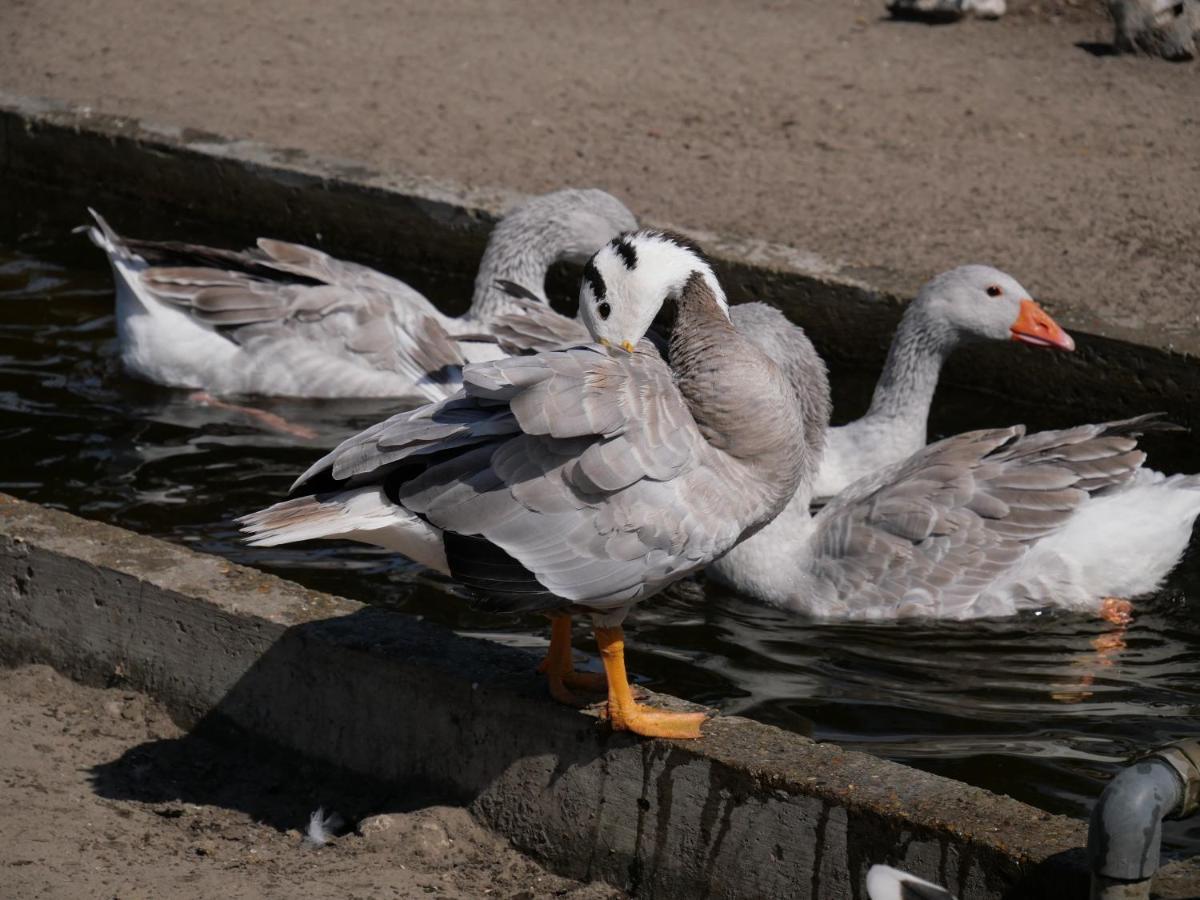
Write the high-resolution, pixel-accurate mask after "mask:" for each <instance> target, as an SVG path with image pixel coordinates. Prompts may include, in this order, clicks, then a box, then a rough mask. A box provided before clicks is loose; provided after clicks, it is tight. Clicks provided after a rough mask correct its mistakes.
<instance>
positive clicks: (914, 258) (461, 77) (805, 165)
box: [0, 0, 1200, 333]
mask: <svg viewBox="0 0 1200 900" xmlns="http://www.w3.org/2000/svg"><path fill="white" fill-rule="evenodd" d="M1010 7H1011V8H1012V9H1013V12H1012V13H1011V14H1010V15H1009V16H1008V17H1006V18H1005V19H1002V20H1001V21H999V22H995V23H987V22H978V21H966V22H963V23H960V24H956V25H949V26H938V27H931V26H927V25H923V24H914V23H898V22H893V21H890V20H888V19H887V18H886V17H885V16H884V14H883V3H882V0H807V2H791V3H782V2H776V3H765V2H758V3H748V2H744V0H726V2H716V0H714V2H705V3H684V2H677V3H667V2H652V3H633V2H627V3H592V4H585V3H569V4H564V3H561V2H557V0H530V2H523V3H520V4H517V3H493V2H487V0H452V2H446V3H436V4H434V3H419V2H413V0H356V2H354V3H337V4H335V3H320V2H317V0H259V2H255V3H248V2H244V0H206V2H204V3H194V2H181V0H74V2H72V3H71V4H70V14H69V15H67V14H65V12H64V11H65V8H64V6H63V5H62V4H61V3H59V2H53V0H4V3H3V4H0V34H3V46H4V48H5V52H4V53H3V54H0V87H3V88H4V89H7V90H10V91H15V92H20V93H24V94H30V95H43V96H49V97H53V98H57V99H61V100H67V101H75V102H79V103H83V104H88V105H91V106H92V107H94V108H96V109H98V110H101V111H105V112H110V113H116V114H129V115H136V116H141V117H148V118H151V119H153V120H155V121H159V122H169V123H172V124H177V125H189V126H194V127H198V128H204V129H207V130H211V131H215V132H219V133H224V134H227V135H230V136H237V137H249V138H254V139H258V140H261V141H267V142H271V143H275V144H279V145H285V146H294V147H302V148H304V149H307V150H309V151H312V152H315V153H318V154H321V155H325V156H333V157H339V158H344V159H349V160H357V161H362V162H366V163H368V164H370V165H372V166H375V167H378V168H383V169H386V170H391V171H404V172H409V173H415V174H424V175H433V176H438V177H445V178H451V179H454V180H456V181H459V182H462V183H466V184H470V185H475V186H502V187H510V188H516V189H520V190H525V191H540V190H544V189H549V188H553V187H558V186H562V185H567V184H592V185H598V186H601V187H605V188H608V189H610V190H612V191H614V192H615V193H617V194H618V195H620V196H621V197H623V198H624V199H625V200H626V201H627V202H628V203H629V204H630V205H631V206H632V208H633V209H634V210H635V211H637V212H638V213H639V214H641V215H643V216H645V217H647V218H648V219H650V220H653V221H659V222H671V223H676V224H680V225H686V226H691V227H695V228H701V229H706V230H711V231H717V232H723V233H729V234H734V235H743V236H753V237H759V238H763V239H767V240H772V241H778V242H782V243H786V244H792V245H794V246H797V247H800V248H803V249H807V250H812V251H816V252H818V253H819V254H821V255H823V256H825V257H827V258H831V259H835V260H840V261H842V262H844V263H845V264H847V265H848V266H850V267H851V268H852V269H861V270H863V271H864V273H868V274H870V275H871V276H872V277H874V278H876V279H879V280H882V281H883V282H885V283H886V284H888V285H890V286H894V287H899V288H902V289H908V288H911V287H913V286H915V285H916V284H917V283H919V281H921V280H923V279H924V278H925V277H927V276H928V275H930V274H932V273H933V272H935V271H938V270H940V269H943V268H946V267H949V266H951V265H954V264H958V263H962V262H972V261H980V262H992V263H994V264H996V265H999V266H1001V267H1002V268H1006V269H1008V270H1009V271H1011V272H1012V273H1014V274H1015V275H1017V276H1018V278H1019V279H1020V280H1021V281H1022V282H1023V283H1024V284H1025V285H1026V287H1028V288H1029V289H1030V290H1031V291H1032V292H1033V293H1034V295H1035V296H1039V297H1041V298H1043V299H1047V298H1048V299H1050V300H1051V301H1052V305H1056V306H1057V308H1060V309H1061V307H1062V306H1063V305H1070V306H1073V307H1076V308H1077V309H1078V308H1085V309H1086V310H1090V311H1092V312H1094V313H1095V314H1096V315H1097V316H1099V317H1100V318H1102V319H1103V320H1104V321H1107V322H1109V323H1111V324H1114V325H1119V326H1124V327H1143V326H1149V327H1151V328H1154V329H1158V330H1161V331H1165V332H1167V333H1173V332H1179V331H1186V330H1191V329H1194V328H1195V326H1196V323H1197V321H1200V317H1198V315H1197V313H1198V312H1200V309H1198V308H1197V307H1198V306H1200V304H1197V285H1200V151H1198V149H1197V148H1200V65H1193V64H1183V65H1174V64H1170V63H1164V62H1160V61H1154V60H1148V59H1136V58H1128V57H1116V56H1111V55H1104V53H1105V50H1106V43H1107V41H1108V40H1109V38H1110V27H1109V25H1108V24H1107V22H1106V20H1105V19H1104V18H1103V16H1102V15H1100V14H1099V11H1098V10H1099V3H1098V0H1024V2H1022V0H1013V2H1011V3H1010ZM1086 318H1087V317H1086V316H1084V315H1082V314H1081V315H1080V316H1079V317H1077V318H1075V319H1074V320H1073V321H1075V322H1077V323H1078V322H1081V321H1086Z"/></svg>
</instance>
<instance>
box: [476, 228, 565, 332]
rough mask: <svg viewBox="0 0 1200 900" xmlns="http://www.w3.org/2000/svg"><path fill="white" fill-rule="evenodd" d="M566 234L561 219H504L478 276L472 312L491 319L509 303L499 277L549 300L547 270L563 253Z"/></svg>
mask: <svg viewBox="0 0 1200 900" xmlns="http://www.w3.org/2000/svg"><path fill="white" fill-rule="evenodd" d="M565 241H566V235H565V234H563V233H561V230H560V228H559V227H558V225H557V223H555V222H553V221H549V220H543V221H541V222H538V223H532V222H526V221H524V220H523V219H522V218H521V217H515V218H514V217H513V216H509V217H507V218H505V219H502V220H501V221H500V222H499V224H497V225H496V227H495V229H494V230H493V231H492V235H491V237H490V238H489V239H488V245H487V249H486V250H484V253H483V259H482V260H480V263H479V272H478V274H477V275H476V276H475V293H474V295H473V296H472V299H471V309H470V311H469V312H468V315H469V316H471V317H473V318H475V319H480V320H484V321H486V320H488V319H489V318H490V317H491V316H493V315H495V314H496V313H498V312H500V311H501V310H503V308H504V307H505V306H506V305H507V304H508V294H507V293H506V292H505V291H504V290H503V289H502V288H501V287H499V286H498V284H497V282H499V281H511V282H513V283H514V284H517V285H520V286H521V287H522V288H525V289H526V290H527V291H530V292H532V293H533V294H534V295H536V296H538V297H540V298H541V299H542V300H543V301H545V293H544V292H545V281H546V273H547V271H549V269H550V266H552V265H553V264H554V262H555V261H556V260H557V259H558V258H559V256H561V255H562V253H563V248H564V246H565Z"/></svg>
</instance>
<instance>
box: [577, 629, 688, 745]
mask: <svg viewBox="0 0 1200 900" xmlns="http://www.w3.org/2000/svg"><path fill="white" fill-rule="evenodd" d="M595 631H596V643H597V644H599V645H600V656H601V658H602V659H603V660H604V674H605V676H606V677H607V678H608V720H609V722H611V723H612V727H613V728H614V729H615V730H617V731H632V732H633V733H634V734H640V735H642V736H643V737H661V738H677V739H687V738H698V737H700V723H702V722H703V721H704V720H705V719H706V718H708V716H707V715H705V714H704V713H677V712H668V711H667V710H665V709H653V708H651V707H648V706H640V705H638V704H637V703H635V702H634V700H633V692H632V691H630V689H629V676H628V675H626V673H625V632H624V631H623V630H622V629H621V628H620V627H619V626H618V627H616V628H596V629H595Z"/></svg>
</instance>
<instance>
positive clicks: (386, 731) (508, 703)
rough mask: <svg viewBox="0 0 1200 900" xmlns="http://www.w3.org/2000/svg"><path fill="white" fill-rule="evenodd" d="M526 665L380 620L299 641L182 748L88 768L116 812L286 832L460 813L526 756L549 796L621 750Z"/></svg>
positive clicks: (233, 693) (295, 634) (517, 653)
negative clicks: (162, 811)
mask: <svg viewBox="0 0 1200 900" xmlns="http://www.w3.org/2000/svg"><path fill="white" fill-rule="evenodd" d="M536 662H537V659H536V657H535V656H534V655H533V654H530V653H527V652H525V651H521V650H514V649H511V648H505V647H500V646H498V645H495V644H491V643H489V642H486V641H476V640H469V639H464V638H459V637H456V636H453V635H450V634H449V633H448V632H446V631H445V630H444V629H441V628H439V627H436V626H430V625H427V624H425V623H422V622H419V621H416V620H414V619H413V618H412V617H409V616H404V615H397V614H395V613H390V612H387V611H385V610H378V609H364V610H361V611H359V612H357V613H354V614H352V615H348V616H342V617H337V618H332V619H325V620H320V621H315V622H310V623H306V624H303V625H297V626H294V627H292V628H289V629H288V630H287V631H285V632H284V633H283V634H282V636H281V637H280V638H279V639H278V640H277V641H275V642H274V643H273V644H271V645H270V646H269V648H268V649H267V650H266V652H265V653H263V654H262V655H261V656H260V657H259V658H258V659H257V660H256V661H255V662H254V663H253V664H252V665H251V666H250V668H249V669H248V670H247V671H246V672H245V673H244V674H243V675H242V677H241V678H240V679H238V680H237V682H236V683H235V684H234V686H233V687H232V688H231V689H230V690H229V691H228V692H227V693H226V694H225V696H224V697H222V698H221V700H220V701H219V702H218V703H217V704H216V706H215V707H214V708H213V709H212V710H211V711H210V712H208V713H207V714H205V715H204V716H203V717H202V718H201V719H200V720H199V721H198V722H196V723H195V724H194V725H193V726H192V727H191V728H190V729H189V732H188V733H187V734H186V735H185V736H183V737H181V738H178V739H171V740H157V741H149V742H147V743H144V744H141V745H139V746H137V747H134V748H132V749H130V750H128V751H127V752H125V753H124V754H122V755H121V756H120V757H119V758H118V759H115V760H112V761H111V762H107V763H103V764H101V765H98V766H96V767H95V768H94V769H93V770H92V773H91V774H92V782H93V786H94V788H95V791H96V793H97V794H99V795H100V796H103V797H106V798H109V799H115V800H136V801H140V802H144V803H150V804H160V803H162V804H165V803H171V802H184V803H195V804H204V805H213V806H220V807H224V808H229V809H236V810H239V811H241V812H244V813H246V814H248V815H250V816H251V817H253V818H254V819H256V820H258V821H260V822H264V823H266V824H269V825H271V826H273V827H275V828H278V829H280V830H281V831H285V830H287V829H289V828H299V829H303V828H304V825H305V823H306V822H307V820H308V816H309V814H310V813H311V812H312V811H313V810H314V809H316V808H317V807H318V806H324V807H325V808H326V809H336V810H338V812H340V813H341V814H342V815H343V816H344V817H345V818H346V819H347V820H348V821H349V822H351V823H353V822H356V821H358V820H360V819H361V818H363V817H365V816H369V815H374V814H377V813H383V812H407V811H411V810H413V809H417V808H421V807H423V806H428V805H431V804H454V805H457V804H466V803H469V802H471V800H473V799H474V798H475V797H476V796H477V795H478V794H479V793H480V791H482V790H484V789H485V788H487V787H488V786H489V785H492V784H494V783H495V782H496V780H497V779H498V778H499V777H500V776H501V775H502V774H503V773H505V772H506V771H507V770H508V769H509V768H511V767H512V766H513V765H514V764H515V763H517V762H518V761H519V760H522V759H525V758H527V757H530V756H539V757H543V758H550V759H552V760H553V764H552V766H551V776H550V777H551V782H553V781H555V780H557V778H558V777H560V776H561V775H562V774H564V773H566V772H567V771H569V770H570V769H571V768H573V767H575V766H578V765H587V764H588V763H590V762H592V761H594V760H595V759H596V757H597V756H599V755H600V754H602V753H603V752H605V749H606V747H607V746H608V745H609V744H610V743H611V744H614V746H616V745H620V746H624V745H626V744H627V743H629V742H630V739H629V738H628V737H626V736H624V735H612V734H609V733H606V732H605V730H604V729H603V728H602V727H601V726H600V725H599V724H598V723H597V722H596V720H595V719H594V718H592V717H588V716H585V715H582V714H580V713H578V712H576V711H574V710H570V709H567V708H563V707H559V706H558V705H557V704H554V703H553V702H552V701H551V700H550V699H549V698H548V697H547V696H546V690H545V684H544V681H543V680H541V679H539V678H538V677H536V676H535V675H534V673H533V668H534V666H535V665H536ZM539 695H540V696H539ZM539 700H541V701H542V702H538V701H539ZM530 701H534V702H530ZM260 735H271V736H272V739H271V740H268V739H265V738H263V737H260ZM381 774H382V777H381ZM550 787H553V785H552V784H551V785H550ZM169 812H170V811H169V810H168V811H167V814H169Z"/></svg>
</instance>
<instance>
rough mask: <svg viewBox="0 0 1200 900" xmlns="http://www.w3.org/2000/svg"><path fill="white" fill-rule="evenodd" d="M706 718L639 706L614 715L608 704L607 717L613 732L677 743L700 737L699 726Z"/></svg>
mask: <svg viewBox="0 0 1200 900" xmlns="http://www.w3.org/2000/svg"><path fill="white" fill-rule="evenodd" d="M707 718H708V715H707V714H706V713H680V712H668V711H667V710H665V709H654V708H653V707H650V706H642V705H641V704H634V705H633V708H632V709H628V708H626V709H618V710H617V713H616V715H613V711H612V707H611V704H610V706H609V715H608V720H609V722H610V723H611V724H612V727H613V730H614V731H631V732H633V733H634V734H639V735H641V736H642V737H652V738H670V739H672V740H677V741H679V740H696V739H697V738H699V737H701V734H700V726H701V725H702V724H704V721H705V719H707Z"/></svg>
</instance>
